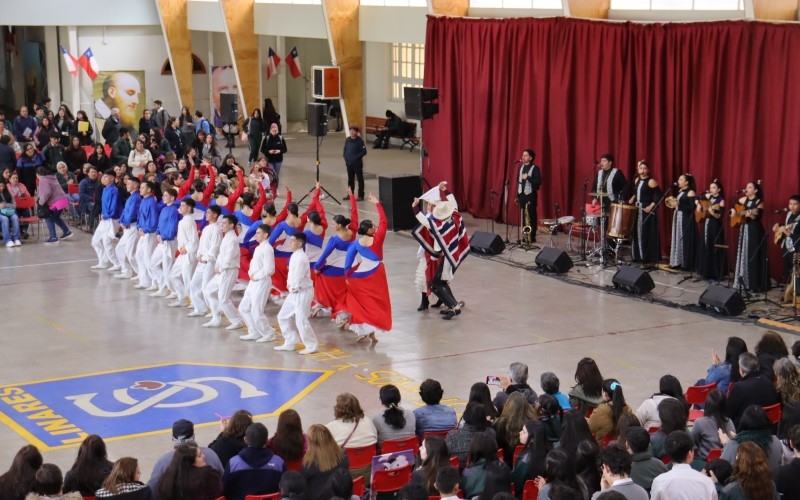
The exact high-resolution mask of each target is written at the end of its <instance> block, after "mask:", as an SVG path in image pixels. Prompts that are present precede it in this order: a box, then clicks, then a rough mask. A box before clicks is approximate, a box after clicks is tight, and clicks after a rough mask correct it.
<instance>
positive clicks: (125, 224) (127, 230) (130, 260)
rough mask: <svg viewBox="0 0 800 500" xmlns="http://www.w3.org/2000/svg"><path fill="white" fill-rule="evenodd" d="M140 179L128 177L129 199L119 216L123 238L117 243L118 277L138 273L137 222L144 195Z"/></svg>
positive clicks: (126, 184) (121, 277)
mask: <svg viewBox="0 0 800 500" xmlns="http://www.w3.org/2000/svg"><path fill="white" fill-rule="evenodd" d="M139 184H140V181H139V179H138V178H136V177H128V180H126V181H125V187H126V188H127V189H128V193H130V196H128V199H127V200H126V201H125V208H123V209H122V215H121V216H120V218H119V225H120V226H122V238H120V239H119V242H118V243H117V248H116V252H117V260H118V261H119V267H120V273H119V274H116V275H114V277H115V278H118V279H130V278H132V277H133V275H134V273H136V274H138V266H137V265H136V242H137V241H138V240H139V231H138V230H137V229H136V225H137V224H136V223H137V220H138V219H139V205H141V203H142V195H141V194H139Z"/></svg>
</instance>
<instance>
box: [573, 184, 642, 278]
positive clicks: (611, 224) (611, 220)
mask: <svg viewBox="0 0 800 500" xmlns="http://www.w3.org/2000/svg"><path fill="white" fill-rule="evenodd" d="M589 196H591V197H592V198H597V199H599V200H602V199H603V198H609V197H610V195H609V194H608V193H602V192H592V193H589ZM601 206H602V201H601ZM636 211H637V209H636V207H635V206H634V205H625V204H623V203H612V204H611V211H610V212H608V213H606V212H605V211H603V210H601V212H600V213H598V214H592V215H589V214H587V215H586V223H585V227H586V228H588V229H589V231H590V232H591V231H596V230H597V228H598V227H599V230H600V235H602V236H601V237H600V238H598V239H599V242H598V241H597V240H595V246H594V249H593V250H592V252H591V253H590V254H589V255H588V256H587V260H589V259H592V258H597V259H599V262H600V264H602V265H603V266H605V265H606V264H607V262H606V254H607V252H606V251H607V250H611V251H612V252H613V254H614V257H615V259H617V260H619V251H620V248H621V247H622V245H623V243H625V242H626V241H628V240H630V239H631V236H632V234H633V226H634V224H635V223H636ZM606 237H608V239H610V240H612V241H613V242H614V246H613V248H609V247H608V246H607V238H606Z"/></svg>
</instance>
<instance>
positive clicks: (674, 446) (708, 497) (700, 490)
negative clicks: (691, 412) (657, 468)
mask: <svg viewBox="0 0 800 500" xmlns="http://www.w3.org/2000/svg"><path fill="white" fill-rule="evenodd" d="M664 447H665V448H666V450H667V455H669V458H670V460H672V464H673V465H672V469H671V470H670V471H668V472H665V473H663V474H661V475H660V476H658V477H656V478H655V479H654V480H653V487H652V488H651V490H650V498H651V500H712V499H713V500H716V498H717V490H716V488H715V487H714V481H712V480H711V478H710V477H708V476H706V475H705V474H702V473H700V472H697V471H696V470H694V469H692V467H691V465H690V464H691V463H692V461H693V460H694V441H692V436H690V435H689V434H687V433H686V432H684V431H675V432H672V433H671V434H670V435H669V436H667V440H666V443H665V444H664Z"/></svg>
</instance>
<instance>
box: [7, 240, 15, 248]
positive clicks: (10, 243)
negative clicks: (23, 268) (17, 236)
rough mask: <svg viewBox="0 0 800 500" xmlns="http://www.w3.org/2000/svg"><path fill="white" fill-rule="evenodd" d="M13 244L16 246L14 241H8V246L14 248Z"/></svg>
mask: <svg viewBox="0 0 800 500" xmlns="http://www.w3.org/2000/svg"><path fill="white" fill-rule="evenodd" d="M13 246H14V242H13V241H9V242H7V243H6V248H12V247H13Z"/></svg>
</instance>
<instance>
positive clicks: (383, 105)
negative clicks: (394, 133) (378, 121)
mask: <svg viewBox="0 0 800 500" xmlns="http://www.w3.org/2000/svg"><path fill="white" fill-rule="evenodd" d="M389 47H390V45H389V44H388V43H382V42H364V115H365V116H384V113H385V112H386V110H387V109H391V110H392V111H394V112H395V113H397V114H399V115H400V116H403V115H404V113H403V103H402V102H396V101H391V100H390V99H389V98H390V97H391V95H390V94H391V92H390V86H389V82H390V74H391V71H390V67H389Z"/></svg>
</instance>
